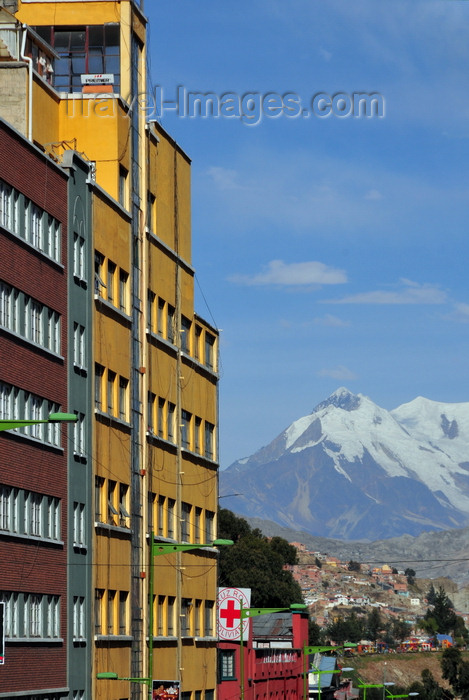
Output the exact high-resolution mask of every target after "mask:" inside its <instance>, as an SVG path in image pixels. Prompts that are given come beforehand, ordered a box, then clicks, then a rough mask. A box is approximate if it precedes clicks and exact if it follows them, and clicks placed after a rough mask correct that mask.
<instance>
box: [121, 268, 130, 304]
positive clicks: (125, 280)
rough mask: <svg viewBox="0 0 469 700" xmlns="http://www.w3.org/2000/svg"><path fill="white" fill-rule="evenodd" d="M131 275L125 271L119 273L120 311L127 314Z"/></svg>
mask: <svg viewBox="0 0 469 700" xmlns="http://www.w3.org/2000/svg"><path fill="white" fill-rule="evenodd" d="M128 296H129V275H128V273H127V272H125V271H124V270H120V271H119V309H120V310H121V311H123V312H124V313H127V311H128V308H129V302H128Z"/></svg>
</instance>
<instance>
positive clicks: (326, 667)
mask: <svg viewBox="0 0 469 700" xmlns="http://www.w3.org/2000/svg"><path fill="white" fill-rule="evenodd" d="M309 662H310V669H312V670H310V673H309V686H310V688H317V687H318V674H317V673H315V671H314V668H313V665H315V666H316V668H318V669H319V671H320V672H321V673H320V674H319V683H320V686H321V690H322V689H323V688H330V686H331V685H333V684H334V676H336V675H339V674H335V673H332V671H334V670H335V669H336V668H337V658H336V657H335V656H320V657H319V658H318V655H317V654H315V655H310V656H309ZM328 671H330V673H327V672H328ZM311 681H313V682H311Z"/></svg>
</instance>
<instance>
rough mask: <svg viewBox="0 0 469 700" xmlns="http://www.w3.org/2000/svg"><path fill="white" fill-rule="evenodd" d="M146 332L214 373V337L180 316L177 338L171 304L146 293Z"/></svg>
mask: <svg viewBox="0 0 469 700" xmlns="http://www.w3.org/2000/svg"><path fill="white" fill-rule="evenodd" d="M147 311H148V330H149V331H150V332H151V333H155V334H156V335H159V336H161V337H162V338H164V339H165V340H167V341H169V342H170V343H173V344H174V345H177V346H178V347H180V348H181V350H182V352H185V353H186V354H187V355H190V356H191V357H194V358H195V359H196V360H197V361H198V362H200V363H201V364H203V365H205V366H206V367H208V368H209V369H211V370H214V371H216V352H215V350H216V337H215V336H214V335H213V334H212V333H210V332H209V331H207V330H204V329H203V328H202V326H200V325H199V324H198V323H192V322H191V320H190V319H188V318H187V317H186V316H181V328H180V338H177V330H178V329H177V325H176V322H177V319H176V310H175V308H174V306H173V305H172V304H170V303H169V302H167V301H165V300H164V299H162V298H161V297H158V296H157V295H156V294H155V293H154V292H152V291H149V292H148V309H147Z"/></svg>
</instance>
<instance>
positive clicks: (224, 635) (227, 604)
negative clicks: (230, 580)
mask: <svg viewBox="0 0 469 700" xmlns="http://www.w3.org/2000/svg"><path fill="white" fill-rule="evenodd" d="M241 603H242V605H243V608H244V609H246V608H249V607H250V606H251V589H250V588H219V589H218V597H217V627H218V639H220V640H225V641H230V642H237V641H239V640H240V639H241ZM248 637H249V620H248V619H247V618H246V619H245V620H244V621H243V640H244V641H247V639H248Z"/></svg>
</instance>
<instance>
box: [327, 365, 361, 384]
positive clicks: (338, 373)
mask: <svg viewBox="0 0 469 700" xmlns="http://www.w3.org/2000/svg"><path fill="white" fill-rule="evenodd" d="M317 374H318V376H319V377H331V379H339V380H342V379H344V380H347V381H353V380H355V379H358V376H357V375H356V374H355V372H352V370H350V369H349V368H348V367H345V366H344V365H339V366H338V367H335V368H332V369H321V370H320V371H319V372H318V373H317Z"/></svg>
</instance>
